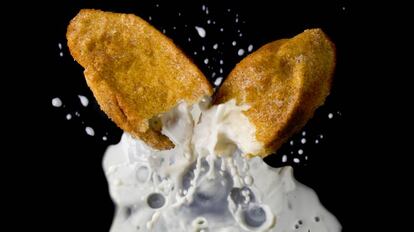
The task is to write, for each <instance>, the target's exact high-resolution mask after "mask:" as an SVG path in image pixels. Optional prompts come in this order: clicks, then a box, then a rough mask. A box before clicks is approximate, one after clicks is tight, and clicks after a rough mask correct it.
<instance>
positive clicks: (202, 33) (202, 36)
mask: <svg viewBox="0 0 414 232" xmlns="http://www.w3.org/2000/svg"><path fill="white" fill-rule="evenodd" d="M195 29H196V30H197V33H198V35H199V36H200V37H201V38H204V37H206V30H204V28H202V27H198V26H195Z"/></svg>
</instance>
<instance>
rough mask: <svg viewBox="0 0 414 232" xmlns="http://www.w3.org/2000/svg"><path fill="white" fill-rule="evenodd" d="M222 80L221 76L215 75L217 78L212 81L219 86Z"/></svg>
mask: <svg viewBox="0 0 414 232" xmlns="http://www.w3.org/2000/svg"><path fill="white" fill-rule="evenodd" d="M222 80H223V77H217V79H216V80H215V81H214V85H215V86H219V85H220V84H221V81H222Z"/></svg>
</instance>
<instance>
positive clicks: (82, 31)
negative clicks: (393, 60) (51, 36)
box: [66, 10, 212, 149]
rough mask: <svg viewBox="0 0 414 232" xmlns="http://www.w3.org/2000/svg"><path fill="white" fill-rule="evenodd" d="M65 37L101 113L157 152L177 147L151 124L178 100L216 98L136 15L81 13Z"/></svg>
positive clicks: (170, 46)
mask: <svg viewBox="0 0 414 232" xmlns="http://www.w3.org/2000/svg"><path fill="white" fill-rule="evenodd" d="M66 37H67V40H68V47H69V50H70V53H71V54H72V56H73V57H74V58H75V60H76V61H77V62H78V63H79V64H80V65H82V66H83V67H84V68H85V72H84V74H85V77H86V81H87V83H88V86H89V87H90V88H91V89H92V91H93V94H94V95H95V98H96V99H97V101H98V103H99V105H100V106H101V108H102V110H103V111H104V112H105V113H106V114H107V115H108V116H109V117H110V118H111V119H112V120H113V121H114V122H115V123H116V124H117V125H118V126H119V127H120V128H122V129H123V130H124V131H127V132H129V133H130V134H132V135H134V136H136V137H139V138H140V139H142V140H143V141H145V142H146V143H147V144H149V145H151V146H152V147H154V148H156V149H169V148H172V147H173V144H172V143H171V141H170V140H169V139H168V138H167V137H166V136H164V135H162V134H161V133H160V131H159V128H160V126H159V125H155V126H152V124H153V123H150V119H153V118H154V117H157V115H159V114H161V113H164V112H167V111H169V110H170V109H172V108H173V107H174V106H175V105H176V104H177V103H178V102H179V101H180V100H185V101H187V102H188V103H190V104H191V103H195V102H196V101H198V100H199V99H200V98H201V97H202V96H204V95H211V94H212V88H211V86H210V84H209V82H208V81H207V79H206V78H205V76H204V75H203V74H202V73H201V72H200V70H199V69H198V68H197V67H196V66H195V65H194V64H193V63H192V62H191V61H190V59H188V58H187V57H186V56H185V55H184V54H183V52H182V51H181V50H180V49H179V48H177V47H176V46H175V45H174V43H173V42H172V41H171V40H170V39H169V38H167V37H166V36H164V35H163V34H162V33H160V32H159V31H157V30H156V29H155V28H154V27H152V26H151V25H149V24H148V23H147V22H146V21H144V20H143V19H141V18H139V17H137V16H135V15H132V14H118V13H110V12H103V11H99V10H81V11H80V12H79V13H78V15H76V17H75V18H73V19H72V21H71V22H70V24H69V26H68V29H67V34H66ZM151 122H157V120H151ZM155 124H156V123H155Z"/></svg>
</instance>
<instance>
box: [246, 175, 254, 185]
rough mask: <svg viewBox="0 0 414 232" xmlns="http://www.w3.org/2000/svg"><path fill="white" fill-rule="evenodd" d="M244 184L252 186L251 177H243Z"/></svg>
mask: <svg viewBox="0 0 414 232" xmlns="http://www.w3.org/2000/svg"><path fill="white" fill-rule="evenodd" d="M244 183H245V184H246V185H248V186H250V185H252V184H253V177H251V176H245V177H244Z"/></svg>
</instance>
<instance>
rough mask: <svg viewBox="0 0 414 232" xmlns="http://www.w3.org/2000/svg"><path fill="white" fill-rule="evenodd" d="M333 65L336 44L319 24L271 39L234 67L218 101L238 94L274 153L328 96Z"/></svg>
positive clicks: (258, 135) (266, 149)
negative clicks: (293, 34) (287, 36)
mask: <svg viewBox="0 0 414 232" xmlns="http://www.w3.org/2000/svg"><path fill="white" fill-rule="evenodd" d="M334 69H335V46H334V44H333V43H332V42H331V41H330V40H329V38H328V37H327V36H326V35H325V34H324V33H323V32H322V30H320V29H310V30H305V31H304V32H303V33H301V34H299V35H297V36H295V37H293V38H291V39H281V40H277V41H274V42H271V43H268V44H266V45H264V46H263V47H261V48H260V49H258V50H257V51H255V52H254V53H252V54H250V55H249V56H247V57H246V58H244V59H243V60H242V61H241V62H240V63H239V64H237V65H236V67H235V68H234V69H233V70H232V71H231V73H230V74H229V76H228V77H227V79H226V80H225V81H224V83H223V85H222V86H221V87H220V89H219V90H218V92H217V93H216V95H215V97H214V102H215V104H219V103H223V102H226V101H228V100H230V99H233V98H234V99H236V102H237V104H239V105H242V104H247V105H249V106H250V108H249V109H248V110H247V111H245V112H244V114H245V115H246V116H247V117H248V119H249V121H250V122H251V123H253V124H254V125H255V128H256V139H257V141H259V142H261V143H262V144H263V149H261V151H260V152H258V153H257V154H251V156H257V155H258V156H261V157H265V156H267V155H269V154H271V153H274V152H275V151H276V150H277V149H278V148H279V147H280V146H281V145H282V144H283V143H284V142H286V140H287V139H288V138H289V137H291V136H292V135H293V134H294V133H296V132H298V131H299V130H300V129H301V128H302V127H303V126H304V125H305V124H306V122H307V121H308V120H309V119H310V118H311V117H312V116H313V114H314V112H315V110H316V108H318V107H319V106H321V105H322V104H323V103H324V101H325V98H326V97H327V96H328V94H329V92H330V88H331V83H332V77H333V73H334Z"/></svg>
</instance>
